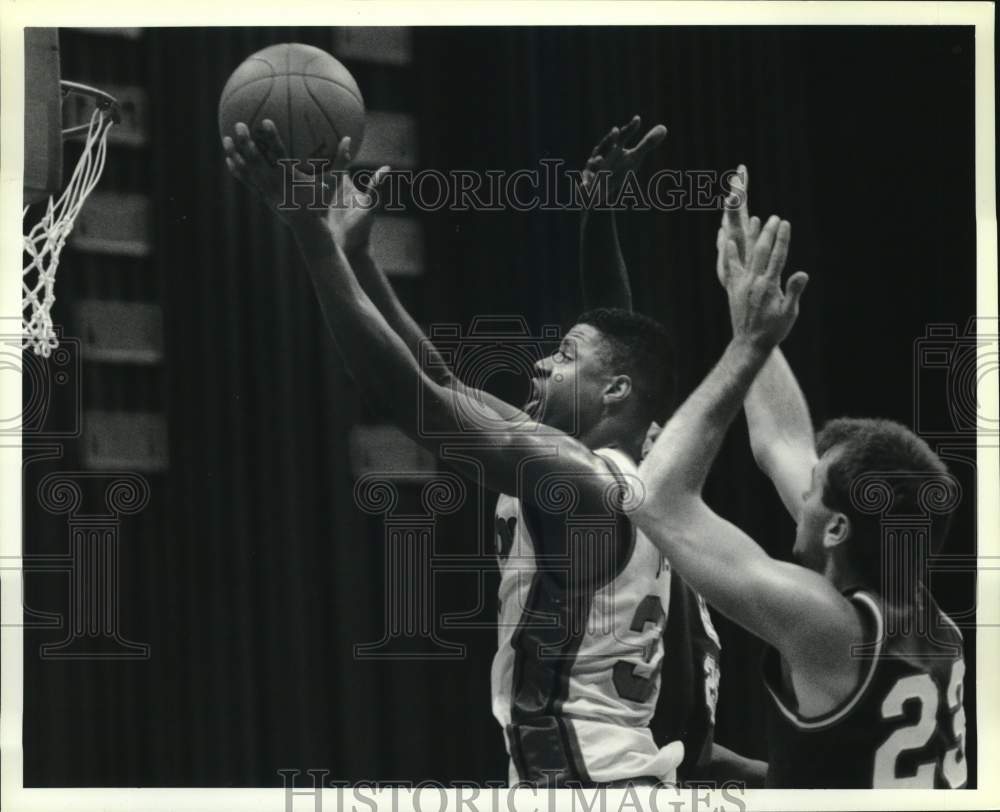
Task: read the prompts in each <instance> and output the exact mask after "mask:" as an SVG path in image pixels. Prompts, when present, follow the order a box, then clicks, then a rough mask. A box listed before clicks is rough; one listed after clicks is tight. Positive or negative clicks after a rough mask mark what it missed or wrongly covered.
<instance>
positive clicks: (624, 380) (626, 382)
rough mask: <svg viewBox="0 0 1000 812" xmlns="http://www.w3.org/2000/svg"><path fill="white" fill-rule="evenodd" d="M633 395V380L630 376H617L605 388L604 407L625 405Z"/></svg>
mask: <svg viewBox="0 0 1000 812" xmlns="http://www.w3.org/2000/svg"><path fill="white" fill-rule="evenodd" d="M631 394H632V379H631V378H630V377H629V376H628V375H615V376H614V377H612V378H611V380H610V381H608V385H607V386H605V387H604V405H605V406H610V405H611V404H612V403H624V402H625V401H626V400H627V399H628V396H629V395H631Z"/></svg>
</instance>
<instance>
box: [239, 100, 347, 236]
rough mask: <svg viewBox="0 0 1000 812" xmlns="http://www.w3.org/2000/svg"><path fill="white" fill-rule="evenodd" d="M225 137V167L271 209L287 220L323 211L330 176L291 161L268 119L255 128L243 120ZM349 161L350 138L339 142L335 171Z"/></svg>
mask: <svg viewBox="0 0 1000 812" xmlns="http://www.w3.org/2000/svg"><path fill="white" fill-rule="evenodd" d="M233 129H234V132H233V135H232V136H228V135H227V136H224V137H223V139H222V148H223V150H224V151H225V153H226V166H227V167H228V168H229V171H230V173H232V175H233V176H234V177H235V178H237V179H239V180H240V181H242V182H243V183H244V184H245V185H246V186H247V187H249V188H250V189H252V190H253V191H255V192H256V193H257V194H258V195H259V196H260V198H261V199H262V200H263V201H264V203H265V204H266V205H267V207H268V208H269V209H271V211H273V212H274V213H275V214H276V215H278V217H280V218H282V219H283V220H285V221H288V219H289V217H291V216H292V215H294V214H295V213H301V212H307V211H308V212H313V213H319V214H322V212H323V211H325V210H326V206H327V204H328V203H329V201H330V199H331V191H332V190H331V188H330V185H329V176H328V175H308V174H306V173H305V172H302V171H301V170H300V169H298V167H296V166H295V165H294V163H295V162H294V161H289V160H288V152H287V151H286V150H285V145H284V144H283V143H282V141H281V136H280V135H279V134H278V129H277V127H275V126H274V122H273V121H271V120H270V119H265V120H264V121H263V122H262V123H261V125H260V126H259V127H257V128H256V129H255V130H254V133H253V137H251V135H250V128H249V127H247V125H246V124H244V123H243V122H242V121H241V122H238V123H237V124H236V126H235V127H234V128H233ZM349 162H350V139H349V138H345V139H343V140H342V141H341V142H340V145H339V147H338V150H337V157H336V158H335V159H334V171H335V172H336V171H342V170H343V169H344V168H346V167H347V164H348V163H349Z"/></svg>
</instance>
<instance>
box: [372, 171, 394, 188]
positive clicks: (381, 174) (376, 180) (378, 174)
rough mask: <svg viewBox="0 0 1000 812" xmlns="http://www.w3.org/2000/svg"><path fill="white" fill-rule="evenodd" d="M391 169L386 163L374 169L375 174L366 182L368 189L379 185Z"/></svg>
mask: <svg viewBox="0 0 1000 812" xmlns="http://www.w3.org/2000/svg"><path fill="white" fill-rule="evenodd" d="M391 171H392V170H391V168H390V167H389V166H388V165H386V166H380V167H379V168H378V169H376V170H375V174H374V175H372V179H371V181H370V182H369V184H368V188H369V189H370V190H371V189H377V188H378V187H379V186H381V185H382V181H384V180H385V179H386V177H388V175H389V172H391Z"/></svg>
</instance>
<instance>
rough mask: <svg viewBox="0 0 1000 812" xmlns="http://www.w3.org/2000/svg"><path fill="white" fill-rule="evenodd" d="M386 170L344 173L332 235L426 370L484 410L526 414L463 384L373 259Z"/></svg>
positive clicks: (331, 215) (330, 216)
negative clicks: (359, 182) (356, 177)
mask: <svg viewBox="0 0 1000 812" xmlns="http://www.w3.org/2000/svg"><path fill="white" fill-rule="evenodd" d="M388 172H389V167H388V166H383V167H380V168H379V169H378V170H376V172H375V173H374V174H373V175H372V177H371V180H370V182H369V184H368V188H367V189H365V190H362V189H360V188H358V187H357V186H356V185H355V184H354V182H353V181H352V180H351V178H350V176H349V175H348V174H346V173H340V174H339V176H338V182H339V189H340V193H339V194H338V195H337V198H336V200H334V202H333V205H332V206H331V207H330V208H329V210H328V212H327V218H326V222H327V225H328V226H329V228H330V231H331V233H332V234H333V237H334V240H335V241H336V242H337V244H338V245H340V246H341V248H342V249H343V251H344V254H345V256H346V257H347V261H348V263H349V264H350V266H351V268H352V270H353V271H354V274H355V277H356V278H357V280H358V282H359V283H360V285H361V288H362V290H364V292H365V293H366V294H367V296H368V298H369V299H371V301H372V304H374V305H375V307H376V308H377V309H378V311H379V312H380V313H381V314H382V316H383V317H384V318H385V320H386V322H387V323H388V324H389V327H390V329H392V331H393V332H394V333H396V334H397V335H398V336H399V337H400V338H401V339H402V340H403V343H404V344H406V346H407V348H408V349H409V350H410V352H411V353H412V355H413V357H414V358H416V359H417V361H418V363H420V365H421V367H422V368H423V370H424V372H425V373H427V374H428V375H429V376H430V377H431V378H432V379H433V380H434V381H435V382H436V383H438V384H441V385H442V386H445V387H448V388H450V389H456V390H460V391H463V392H464V393H465V394H466V395H468V396H469V397H473V398H475V399H476V400H477V401H478V402H479V403H480V404H482V406H481V407H477V408H478V409H479V410H480V411H481V410H482V408H483V407H485V408H488V409H489V410H491V411H493V412H496V413H497V414H499V415H501V416H502V417H504V418H506V419H509V420H528V419H529V418H528V416H527V415H526V414H525V413H524V412H523V411H521V410H520V409H519V408H517V407H516V406H514V405H512V404H510V403H507V402H506V401H504V400H502V399H501V398H498V397H496V396H495V395H492V394H490V393H489V392H485V391H482V390H472V389H468V388H466V387H465V385H464V384H463V383H462V381H460V380H459V379H458V378H457V377H456V376H455V374H454V373H453V372H452V370H451V368H450V367H449V366H448V365H447V364H446V363H445V362H444V359H443V358H442V356H441V354H440V353H439V352H438V350H437V347H435V346H434V344H433V342H431V340H430V338H428V337H427V335H426V334H425V333H424V331H423V330H422V329H421V328H420V326H419V325H418V324H417V322H416V321H415V320H414V319H413V317H412V316H411V315H410V313H409V312H408V311H407V310H406V308H405V307H403V303H402V302H400V301H399V297H398V296H397V295H396V291H395V290H394V289H393V287H392V285H391V284H390V282H389V279H388V277H386V275H385V272H384V271H383V270H382V269H381V268H379V267H378V265H377V263H376V262H375V259H374V256H373V255H372V251H371V232H372V226H373V225H374V222H375V214H376V211H377V208H378V203H379V199H378V194H379V187H380V184H381V183H382V181H383V180H384V179H385V177H386V175H387V173H388Z"/></svg>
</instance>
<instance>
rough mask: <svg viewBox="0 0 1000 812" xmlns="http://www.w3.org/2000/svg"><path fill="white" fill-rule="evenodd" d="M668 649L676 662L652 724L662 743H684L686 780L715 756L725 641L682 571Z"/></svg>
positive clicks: (667, 671)
mask: <svg viewBox="0 0 1000 812" xmlns="http://www.w3.org/2000/svg"><path fill="white" fill-rule="evenodd" d="M663 648H664V650H665V651H666V652H667V653H668V654H669V655H670V666H669V668H664V669H663V675H662V678H661V679H662V684H661V687H660V699H659V702H658V703H657V706H656V714H655V716H654V717H653V722H652V725H651V727H652V728H653V734H654V736H656V739H657V742H659V743H661V744H665V743H666V742H669V741H675V740H678V739H679V740H680V741H682V742H684V761H683V762H682V763H681V765H680V766H679V767H678V768H677V778H678V780H680V781H683V780H685V779H687V778H688V777H690V776H691V773H692V770H694V768H695V766H696V765H700V764H704V763H705V762H706V761H707V760H708V758H709V757H710V755H711V751H712V740H713V738H714V734H715V705H716V702H717V700H718V697H719V654H720V645H719V636H718V634H716V631H715V628H714V627H713V625H712V620H711V617H710V616H709V613H708V607H707V606H706V605H705V601H704V600H703V599H702V597H701V596H700V595H699V594H698V593H697V592H695V591H694V590H693V589H692V588H691V587H690V586H688V585H687V583H685V582H684V580H683V579H682V578H681V577H680V576H679V575H678V574H677V572H676V571H674V573H673V584H672V585H671V589H670V610H669V612H668V613H667V627H666V630H665V631H664V633H663Z"/></svg>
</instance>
